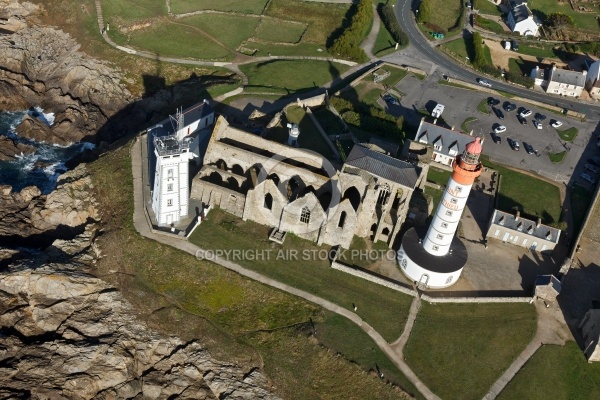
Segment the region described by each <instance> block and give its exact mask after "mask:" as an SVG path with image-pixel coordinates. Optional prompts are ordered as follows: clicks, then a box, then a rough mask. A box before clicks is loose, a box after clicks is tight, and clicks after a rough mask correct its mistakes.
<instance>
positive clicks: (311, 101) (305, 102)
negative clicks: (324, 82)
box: [296, 93, 327, 108]
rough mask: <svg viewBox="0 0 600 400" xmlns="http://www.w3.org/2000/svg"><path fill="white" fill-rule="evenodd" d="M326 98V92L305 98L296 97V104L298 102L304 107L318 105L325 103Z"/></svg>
mask: <svg viewBox="0 0 600 400" xmlns="http://www.w3.org/2000/svg"><path fill="white" fill-rule="evenodd" d="M326 98H327V93H323V94H319V95H316V96H313V97H309V98H307V99H302V100H301V99H297V100H296V104H298V105H299V106H300V107H302V108H306V107H318V106H320V105H322V104H324V103H325V100H326Z"/></svg>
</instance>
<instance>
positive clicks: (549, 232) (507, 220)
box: [486, 210, 561, 253]
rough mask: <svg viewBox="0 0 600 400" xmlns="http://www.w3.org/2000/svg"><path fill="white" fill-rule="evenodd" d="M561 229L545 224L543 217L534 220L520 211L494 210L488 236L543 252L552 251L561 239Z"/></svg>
mask: <svg viewBox="0 0 600 400" xmlns="http://www.w3.org/2000/svg"><path fill="white" fill-rule="evenodd" d="M560 233H561V231H560V229H556V228H553V227H551V226H548V225H543V224H542V222H541V219H540V218H538V220H537V221H532V220H530V219H526V218H523V217H521V215H520V213H519V212H516V213H515V214H509V213H506V212H503V211H500V210H494V214H493V215H492V218H491V219H490V226H489V228H488V231H487V233H486V238H494V239H498V240H501V241H502V242H505V243H510V244H514V245H515V246H520V247H525V248H528V249H530V250H532V251H539V252H541V253H552V250H554V247H556V245H557V244H558V241H559V239H560Z"/></svg>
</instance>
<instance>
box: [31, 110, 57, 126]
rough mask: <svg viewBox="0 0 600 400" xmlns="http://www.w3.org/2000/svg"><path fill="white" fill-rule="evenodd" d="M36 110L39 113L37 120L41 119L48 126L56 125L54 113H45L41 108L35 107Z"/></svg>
mask: <svg viewBox="0 0 600 400" xmlns="http://www.w3.org/2000/svg"><path fill="white" fill-rule="evenodd" d="M34 110H35V111H37V115H35V117H36V118H37V119H39V120H40V121H42V122H43V123H45V124H46V125H48V126H52V125H53V124H54V113H45V112H44V109H43V108H42V107H39V106H38V107H34ZM31 114H32V113H30V115H31ZM32 116H33V115H32Z"/></svg>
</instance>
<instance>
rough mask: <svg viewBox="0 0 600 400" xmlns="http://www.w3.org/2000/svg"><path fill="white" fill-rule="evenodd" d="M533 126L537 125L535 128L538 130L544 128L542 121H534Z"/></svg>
mask: <svg viewBox="0 0 600 400" xmlns="http://www.w3.org/2000/svg"><path fill="white" fill-rule="evenodd" d="M533 125H535V127H536V128H537V129H542V128H543V126H542V123H541V122H540V121H538V120H535V121H533Z"/></svg>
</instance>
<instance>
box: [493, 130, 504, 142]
mask: <svg viewBox="0 0 600 400" xmlns="http://www.w3.org/2000/svg"><path fill="white" fill-rule="evenodd" d="M492 140H493V141H494V143H496V144H500V143H502V138H501V137H500V136H499V135H497V134H496V133H495V132H492Z"/></svg>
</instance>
